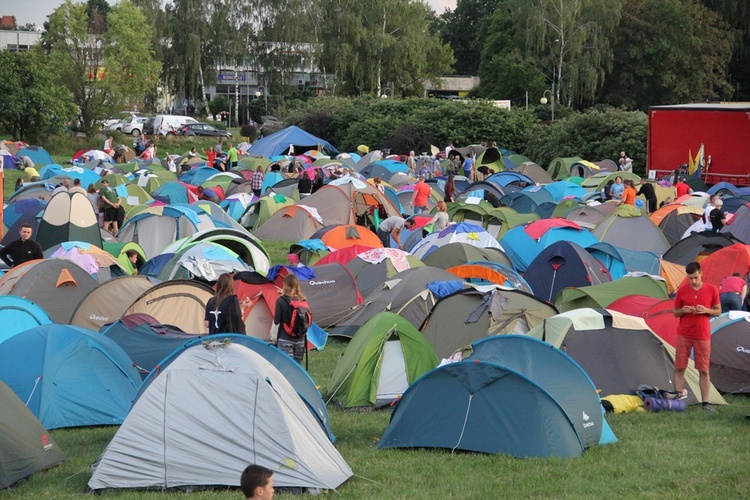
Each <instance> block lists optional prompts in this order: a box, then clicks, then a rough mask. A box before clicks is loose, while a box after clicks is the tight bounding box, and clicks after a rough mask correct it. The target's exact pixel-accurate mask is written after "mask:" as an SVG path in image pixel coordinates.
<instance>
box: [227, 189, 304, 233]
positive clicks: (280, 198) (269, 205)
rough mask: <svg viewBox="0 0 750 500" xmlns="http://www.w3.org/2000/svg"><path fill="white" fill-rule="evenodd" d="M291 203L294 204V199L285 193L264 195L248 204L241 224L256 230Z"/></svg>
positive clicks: (241, 218)
mask: <svg viewBox="0 0 750 500" xmlns="http://www.w3.org/2000/svg"><path fill="white" fill-rule="evenodd" d="M289 205H294V199H292V198H287V197H286V196H284V195H283V194H275V195H273V196H264V197H262V198H261V199H259V200H258V201H256V202H253V203H251V204H249V205H248V206H247V209H246V210H245V213H244V214H242V217H240V224H242V225H243V226H244V227H245V229H248V230H250V231H254V230H256V229H258V228H259V227H260V226H261V225H262V224H263V223H264V222H266V221H267V220H268V219H270V218H271V216H272V215H273V214H275V213H276V212H278V211H279V210H281V209H282V208H284V207H286V206H289Z"/></svg>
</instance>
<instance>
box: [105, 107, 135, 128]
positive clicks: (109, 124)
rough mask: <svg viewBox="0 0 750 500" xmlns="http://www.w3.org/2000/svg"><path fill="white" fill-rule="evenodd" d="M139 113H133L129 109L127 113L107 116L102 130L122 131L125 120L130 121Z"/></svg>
mask: <svg viewBox="0 0 750 500" xmlns="http://www.w3.org/2000/svg"><path fill="white" fill-rule="evenodd" d="M137 116H138V115H136V114H135V113H133V112H132V111H128V112H127V113H122V114H120V116H117V117H112V118H107V119H106V120H104V121H103V122H102V130H111V131H113V132H120V131H121V130H122V124H123V123H125V122H129V121H130V120H132V119H133V118H136V117H137Z"/></svg>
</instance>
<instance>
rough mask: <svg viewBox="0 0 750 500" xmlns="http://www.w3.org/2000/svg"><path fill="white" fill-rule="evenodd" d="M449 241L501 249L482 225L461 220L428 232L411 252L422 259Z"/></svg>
mask: <svg viewBox="0 0 750 500" xmlns="http://www.w3.org/2000/svg"><path fill="white" fill-rule="evenodd" d="M450 243H466V244H469V245H472V246H475V247H479V248H497V249H500V250H502V247H501V246H500V244H499V243H498V242H497V240H496V239H495V238H494V237H493V236H492V235H491V234H490V233H488V232H487V230H485V229H484V228H483V227H482V226H477V225H476V224H470V223H468V222H461V223H459V224H451V225H449V226H448V227H446V228H445V229H443V230H442V231H440V232H435V233H431V234H428V235H427V236H425V237H424V238H423V239H422V241H420V242H419V243H417V244H416V245H414V248H412V250H411V253H412V255H414V256H415V257H417V258H419V259H423V258H424V257H426V256H428V255H430V253H432V252H434V251H435V250H437V249H438V248H440V247H443V246H445V245H448V244H450Z"/></svg>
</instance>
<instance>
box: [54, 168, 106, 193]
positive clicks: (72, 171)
mask: <svg viewBox="0 0 750 500" xmlns="http://www.w3.org/2000/svg"><path fill="white" fill-rule="evenodd" d="M39 175H40V176H41V177H42V180H45V181H46V180H48V179H52V178H53V177H57V176H61V177H70V178H71V179H80V180H81V186H83V187H84V188H87V187H88V185H89V184H96V183H97V182H99V181H100V180H101V176H100V175H99V174H97V173H96V172H94V171H93V170H86V169H85V168H81V167H71V168H63V167H61V166H60V165H55V164H52V165H47V166H45V167H43V168H42V169H41V170H39Z"/></svg>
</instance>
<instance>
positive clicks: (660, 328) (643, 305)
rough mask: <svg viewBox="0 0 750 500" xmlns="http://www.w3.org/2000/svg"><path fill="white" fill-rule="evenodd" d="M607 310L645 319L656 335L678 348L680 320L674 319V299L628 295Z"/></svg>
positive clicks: (613, 303)
mask: <svg viewBox="0 0 750 500" xmlns="http://www.w3.org/2000/svg"><path fill="white" fill-rule="evenodd" d="M607 309H612V310H613V311H617V312H621V313H623V314H627V315H629V316H636V317H638V318H643V319H644V320H645V321H646V324H647V325H648V327H649V328H650V329H651V330H653V332H654V333H655V334H657V335H658V336H659V337H661V338H662V339H664V340H665V341H666V342H667V343H668V344H669V345H671V346H672V347H676V342H677V325H678V324H679V320H678V319H677V318H675V317H674V299H666V300H661V299H655V298H653V297H648V296H646V295H628V296H627V297H622V298H621V299H617V300H616V301H614V302H612V303H611V304H610V305H608V306H607Z"/></svg>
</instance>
